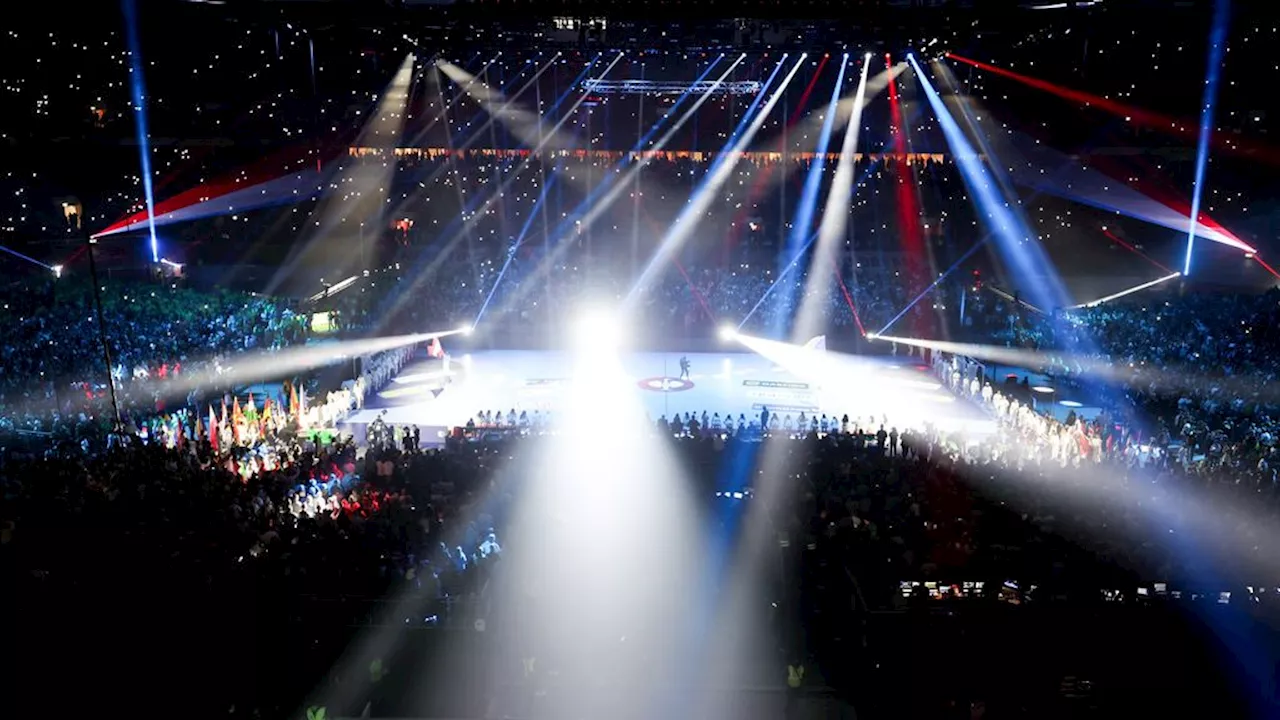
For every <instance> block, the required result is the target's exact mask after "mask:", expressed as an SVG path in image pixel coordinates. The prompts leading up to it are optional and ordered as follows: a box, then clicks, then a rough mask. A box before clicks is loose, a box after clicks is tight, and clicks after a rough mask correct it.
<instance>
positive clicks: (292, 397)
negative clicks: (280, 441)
mask: <svg viewBox="0 0 1280 720" xmlns="http://www.w3.org/2000/svg"><path fill="white" fill-rule="evenodd" d="M300 410H301V408H300V407H299V406H298V389H297V388H296V387H295V386H294V384H293V383H289V417H291V418H294V419H297V418H298V416H300V415H301V414H302V413H301V412H300Z"/></svg>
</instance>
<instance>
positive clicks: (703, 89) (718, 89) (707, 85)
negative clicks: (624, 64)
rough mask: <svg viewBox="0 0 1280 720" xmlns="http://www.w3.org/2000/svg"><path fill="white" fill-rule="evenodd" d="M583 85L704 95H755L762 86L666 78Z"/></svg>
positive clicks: (615, 91)
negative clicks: (669, 79)
mask: <svg viewBox="0 0 1280 720" xmlns="http://www.w3.org/2000/svg"><path fill="white" fill-rule="evenodd" d="M582 88H583V89H584V90H586V91H587V92H592V93H596V94H599V95H683V94H685V93H689V94H691V95H702V94H706V93H711V94H718V95H755V94H757V93H759V92H760V90H761V89H762V85H761V83H760V82H759V81H758V80H743V81H737V82H716V81H714V80H701V81H698V82H681V81H663V80H604V79H601V78H588V79H586V80H584V81H582Z"/></svg>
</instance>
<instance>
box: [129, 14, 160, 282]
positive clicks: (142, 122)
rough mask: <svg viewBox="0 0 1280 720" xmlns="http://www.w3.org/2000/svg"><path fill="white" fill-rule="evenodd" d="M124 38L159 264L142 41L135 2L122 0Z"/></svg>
mask: <svg viewBox="0 0 1280 720" xmlns="http://www.w3.org/2000/svg"><path fill="white" fill-rule="evenodd" d="M124 21H125V35H126V36H127V38H128V43H129V74H130V78H129V85H130V89H131V90H132V91H133V118H134V127H135V129H136V130H137V135H138V155H139V158H140V160H141V164H142V192H143V195H144V197H145V198H146V202H147V232H148V234H149V235H150V238H151V262H153V263H154V262H160V246H159V243H158V241H157V240H156V218H155V207H156V200H155V193H153V192H152V189H151V139H150V133H149V132H148V131H147V85H146V81H145V80H144V78H143V75H142V42H141V40H140V38H139V36H138V3H137V0H124Z"/></svg>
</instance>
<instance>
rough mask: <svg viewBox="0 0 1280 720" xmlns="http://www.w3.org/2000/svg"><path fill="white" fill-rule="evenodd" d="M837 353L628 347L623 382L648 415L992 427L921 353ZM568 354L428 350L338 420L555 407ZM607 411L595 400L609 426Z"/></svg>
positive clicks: (426, 428) (460, 418)
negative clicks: (814, 361)
mask: <svg viewBox="0 0 1280 720" xmlns="http://www.w3.org/2000/svg"><path fill="white" fill-rule="evenodd" d="M827 356H828V357H834V358H837V362H836V363H835V364H834V365H833V366H828V369H829V370H831V369H834V372H830V371H829V372H828V373H827V375H828V376H827V377H824V378H820V379H819V378H806V377H799V376H797V375H796V374H795V373H793V372H791V371H789V370H787V369H785V368H782V367H779V366H778V365H776V364H775V363H774V362H772V361H770V360H768V359H766V358H764V357H762V356H760V355H757V354H753V353H732V352H724V353H684V354H682V353H656V352H630V353H624V354H623V355H622V356H621V358H620V360H621V365H622V369H623V377H622V378H620V379H619V382H621V383H623V384H625V386H626V388H627V389H628V390H629V391H630V392H633V393H634V398H635V400H636V401H637V402H638V403H639V404H640V405H641V406H642V407H643V408H644V410H645V411H646V412H647V413H648V415H649V417H650V418H652V419H654V420H656V419H657V418H658V417H660V416H664V415H665V416H666V417H668V418H670V417H672V416H673V414H675V413H682V414H683V413H697V414H701V413H702V411H704V410H705V411H707V412H708V413H719V414H720V416H721V417H725V416H726V415H732V416H733V417H734V418H737V417H738V415H740V414H741V415H745V416H746V417H747V419H748V420H750V419H757V418H759V416H760V411H761V409H762V408H764V407H768V408H769V411H770V412H771V413H775V414H782V415H787V414H790V415H791V416H793V417H796V416H798V415H799V414H800V413H801V412H804V413H806V414H807V415H813V414H814V413H818V414H819V415H821V414H824V413H825V414H826V415H828V416H831V417H840V416H842V415H844V414H846V413H848V415H849V416H850V418H853V419H855V420H860V421H861V422H862V423H863V424H864V426H865V424H866V423H867V422H869V421H870V418H872V417H874V419H875V422H876V423H877V424H878V423H880V422H883V421H884V418H885V417H886V416H887V418H888V426H900V427H902V428H905V427H908V426H920V425H921V423H922V422H926V421H927V422H930V423H932V424H934V425H936V426H939V427H943V428H948V429H957V430H964V431H966V432H969V433H975V434H979V435H981V434H986V433H989V432H992V431H994V424H993V422H992V420H991V418H990V417H989V416H988V415H987V414H986V413H985V412H983V411H982V410H980V409H978V408H977V407H975V406H974V405H972V404H971V403H969V402H967V401H963V400H960V399H958V398H956V397H954V396H953V395H952V394H951V393H950V391H948V390H947V389H946V388H945V387H943V386H942V385H941V384H940V383H939V382H938V381H937V379H936V378H935V377H933V375H932V374H931V373H930V372H929V368H928V367H927V366H925V365H924V364H923V363H921V362H920V361H919V359H918V358H904V357H882V356H852V355H836V354H834V353H831V354H827ZM681 357H687V358H688V359H689V363H690V373H689V376H688V377H687V378H681V377H680V358H681ZM572 372H573V358H572V356H571V355H570V354H569V353H562V352H554V351H531V350H489V351H483V352H477V353H475V354H472V355H465V356H462V357H454V358H452V359H451V361H450V362H449V363H448V367H447V368H445V367H443V366H442V364H441V362H440V361H439V360H431V359H428V358H426V357H425V355H424V356H422V357H420V358H415V359H414V360H412V361H410V362H409V363H408V364H407V365H406V366H405V367H404V369H403V370H401V372H400V373H399V374H398V375H397V376H396V377H395V378H394V379H393V380H392V382H391V383H389V384H388V385H387V386H386V387H385V388H383V389H382V390H381V391H380V392H379V393H377V394H376V395H375V396H374V397H371V398H370V399H369V400H368V401H367V402H366V404H365V406H364V408H362V409H361V410H359V411H357V412H355V413H354V414H352V415H351V416H349V417H348V418H347V420H346V422H345V423H344V425H345V426H348V427H347V428H346V429H349V430H351V431H353V432H356V433H357V436H358V437H363V432H362V430H363V427H362V426H364V425H367V424H368V423H370V422H372V421H373V420H374V418H376V417H378V416H379V415H380V414H382V413H383V412H384V411H385V413H386V415H385V416H384V420H385V421H386V422H387V423H390V424H392V425H418V426H421V427H422V429H423V432H422V438H423V442H424V444H426V442H427V439H428V437H429V436H430V438H431V439H432V440H435V439H436V437H437V435H438V433H439V431H441V430H444V429H446V428H451V427H456V426H460V425H464V424H466V422H467V420H468V419H470V418H473V417H475V416H476V415H477V414H478V413H479V412H481V411H484V410H488V411H490V412H496V411H499V410H500V411H502V412H503V413H504V414H505V413H506V412H507V411H509V410H511V409H514V410H515V411H516V413H517V414H519V413H520V412H522V411H527V412H529V413H530V414H532V413H533V412H534V411H541V412H544V413H545V412H550V413H555V412H556V411H557V410H559V409H560V408H561V405H562V402H563V401H564V399H565V397H566V395H567V393H566V389H567V387H568V385H569V383H570V382H571V381H572V378H571V375H572ZM612 411H613V409H612V408H608V407H601V408H600V412H601V420H602V423H604V424H605V426H606V427H607V422H608V418H609V413H611V412H612Z"/></svg>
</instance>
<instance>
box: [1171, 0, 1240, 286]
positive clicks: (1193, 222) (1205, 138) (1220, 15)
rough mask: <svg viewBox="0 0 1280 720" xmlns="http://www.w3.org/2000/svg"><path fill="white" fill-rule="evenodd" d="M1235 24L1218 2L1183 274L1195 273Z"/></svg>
mask: <svg viewBox="0 0 1280 720" xmlns="http://www.w3.org/2000/svg"><path fill="white" fill-rule="evenodd" d="M1230 21H1231V2H1230V0H1217V2H1216V3H1214V7H1213V26H1212V29H1211V30H1210V31H1209V67H1208V69H1207V70H1206V71H1205V78H1204V101H1203V102H1202V103H1201V104H1200V138H1199V143H1198V146H1197V147H1196V175H1195V184H1194V185H1193V186H1192V188H1191V219H1190V229H1188V230H1187V256H1186V258H1185V259H1184V260H1183V263H1182V275H1183V276H1184V277H1185V276H1187V275H1190V274H1191V250H1192V249H1193V248H1194V247H1195V244H1196V230H1197V229H1198V227H1199V224H1200V197H1201V193H1202V192H1203V190H1204V171H1205V166H1206V165H1207V164H1208V162H1209V140H1210V138H1211V137H1212V136H1213V111H1214V109H1215V107H1216V106H1217V104H1218V80H1219V79H1220V78H1221V77H1222V56H1223V54H1224V53H1225V51H1226V45H1227V25H1229V24H1230Z"/></svg>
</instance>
